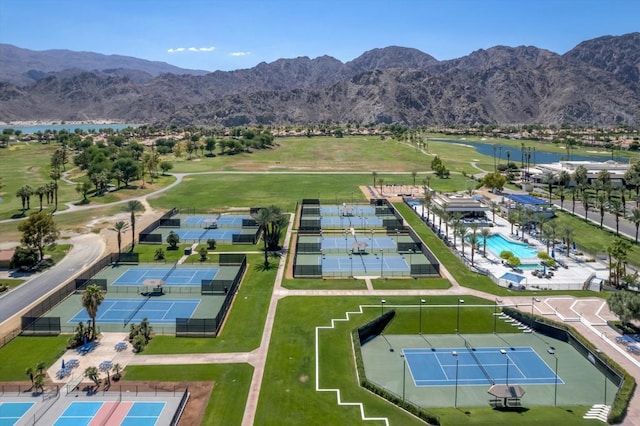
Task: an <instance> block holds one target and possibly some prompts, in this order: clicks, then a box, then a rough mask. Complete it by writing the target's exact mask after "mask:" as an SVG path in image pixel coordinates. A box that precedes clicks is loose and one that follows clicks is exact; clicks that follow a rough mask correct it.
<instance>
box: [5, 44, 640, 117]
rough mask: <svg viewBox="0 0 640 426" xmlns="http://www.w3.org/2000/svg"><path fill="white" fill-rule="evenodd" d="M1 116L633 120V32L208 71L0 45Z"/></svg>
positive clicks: (639, 78) (638, 101)
mask: <svg viewBox="0 0 640 426" xmlns="http://www.w3.org/2000/svg"><path fill="white" fill-rule="evenodd" d="M0 100H1V101H2V102H0V121H5V122H8V121H24V120H56V121H60V120H66V121H88V120H101V119H102V120H104V119H109V120H118V121H124V122H135V123H149V124H154V125H166V124H176V125H202V126H242V125H255V124H264V125H286V124H321V123H333V124H337V123H342V124H346V123H352V124H391V123H397V124H403V125H409V126H418V125H474V124H496V125H518V124H543V125H562V124H569V125H585V126H596V125H598V126H600V125H602V126H614V125H631V126H637V125H640V33H630V34H625V35H622V36H603V37H599V38H596V39H592V40H588V41H584V42H582V43H580V44H578V45H577V46H576V47H574V48H573V49H571V50H570V51H568V52H566V53H565V54H563V55H560V54H557V53H554V52H550V51H548V50H544V49H540V48H537V47H534V46H519V47H507V46H496V47H492V48H489V49H486V50H484V49H483V50H478V51H475V52H473V53H471V54H469V55H467V56H464V57H461V58H457V59H452V60H447V61H438V60H436V59H435V58H433V57H432V56H430V55H428V54H426V53H424V52H421V51H419V50H416V49H412V48H406V47H397V46H391V47H386V48H381V49H373V50H370V51H367V52H365V53H364V54H362V55H361V56H359V57H357V58H356V59H354V60H352V61H349V62H346V63H343V62H341V61H339V60H337V59H335V58H332V57H330V56H321V57H318V58H314V59H310V58H308V57H299V58H294V59H279V60H277V61H274V62H271V63H260V64H258V65H257V66H255V67H253V68H250V69H243V70H236V71H216V72H212V73H209V72H206V71H201V70H186V69H181V68H177V67H174V66H171V65H169V64H165V63H161V62H151V61H146V60H142V59H137V58H130V57H124V56H114V55H110V56H106V55H100V54H96V53H89V52H72V51H66V50H50V51H44V52H35V51H30V50H26V49H21V48H18V47H15V46H10V45H0Z"/></svg>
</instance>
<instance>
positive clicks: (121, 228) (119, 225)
mask: <svg viewBox="0 0 640 426" xmlns="http://www.w3.org/2000/svg"><path fill="white" fill-rule="evenodd" d="M128 229H129V224H128V223H127V222H125V221H123V220H119V221H117V222H116V223H114V224H113V228H111V230H112V231H115V232H117V233H118V259H120V253H122V233H123V232H127V230H128Z"/></svg>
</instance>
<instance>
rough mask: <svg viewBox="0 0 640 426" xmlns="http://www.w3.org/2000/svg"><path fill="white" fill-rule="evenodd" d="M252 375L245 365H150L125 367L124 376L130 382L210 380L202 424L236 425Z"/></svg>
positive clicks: (239, 421)
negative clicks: (211, 386) (209, 389)
mask: <svg viewBox="0 0 640 426" xmlns="http://www.w3.org/2000/svg"><path fill="white" fill-rule="evenodd" d="M252 375H253V367H251V366H250V365H249V364H222V365H211V364H197V365H171V366H164V365H153V366H130V367H127V368H126V369H125V376H124V378H125V379H126V380H132V381H162V382H184V381H194V382H199V381H209V382H214V388H213V391H212V392H211V397H210V398H209V403H208V404H207V409H206V411H205V415H204V418H203V419H202V424H204V425H239V424H241V423H242V416H243V415H244V406H245V402H246V400H247V395H248V394H249V385H250V384H251V377H252Z"/></svg>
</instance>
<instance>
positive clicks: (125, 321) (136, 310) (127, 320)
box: [124, 292, 151, 327]
mask: <svg viewBox="0 0 640 426" xmlns="http://www.w3.org/2000/svg"><path fill="white" fill-rule="evenodd" d="M149 299H151V293H150V292H149V294H148V295H147V296H146V297H145V298H144V300H142V302H141V303H140V304H139V305H138V306H137V307H136V308H135V309H134V310H133V312H132V313H131V314H129V316H127V317H126V318H125V319H124V327H126V326H127V324H129V323H130V322H131V320H132V319H133V317H135V316H136V314H137V313H138V312H140V309H142V307H143V306H144V305H145V303H147V302H148V301H149Z"/></svg>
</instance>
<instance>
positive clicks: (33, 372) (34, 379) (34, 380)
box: [25, 361, 47, 392]
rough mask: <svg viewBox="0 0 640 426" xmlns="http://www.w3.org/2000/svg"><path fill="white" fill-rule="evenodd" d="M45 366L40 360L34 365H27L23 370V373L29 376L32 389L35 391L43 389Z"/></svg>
mask: <svg viewBox="0 0 640 426" xmlns="http://www.w3.org/2000/svg"><path fill="white" fill-rule="evenodd" d="M45 367H46V365H45V363H44V362H43V361H40V362H38V363H37V364H36V366H35V367H28V368H27V369H26V370H25V374H26V375H27V376H28V377H29V380H31V387H32V389H35V390H36V391H38V390H39V391H40V392H43V391H44V384H45V382H46V380H47V379H46V376H45V373H44V370H45Z"/></svg>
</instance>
